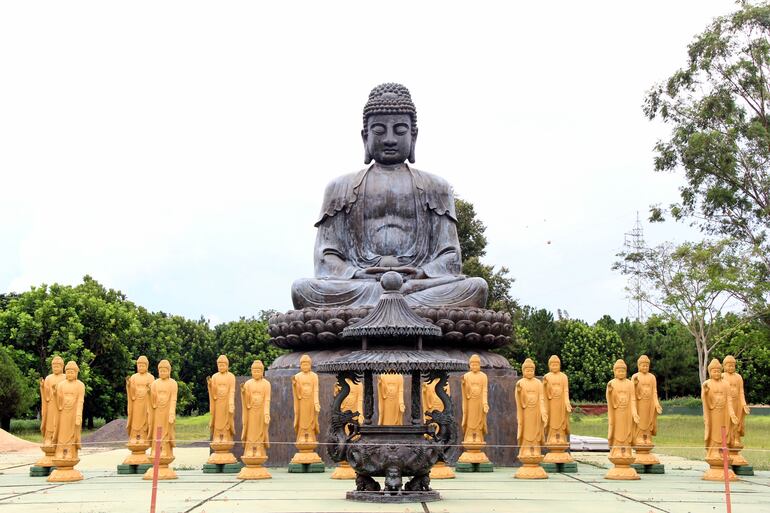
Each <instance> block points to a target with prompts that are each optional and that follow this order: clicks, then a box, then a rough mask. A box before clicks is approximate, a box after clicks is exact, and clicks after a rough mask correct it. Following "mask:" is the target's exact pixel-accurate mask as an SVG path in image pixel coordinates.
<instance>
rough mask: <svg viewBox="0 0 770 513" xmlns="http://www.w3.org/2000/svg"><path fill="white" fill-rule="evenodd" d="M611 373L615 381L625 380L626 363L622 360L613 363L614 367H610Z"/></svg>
mask: <svg viewBox="0 0 770 513" xmlns="http://www.w3.org/2000/svg"><path fill="white" fill-rule="evenodd" d="M612 372H613V373H614V374H615V378H616V379H626V374H627V373H628V367H627V366H626V362H624V361H623V360H618V361H617V362H615V365H613V366H612Z"/></svg>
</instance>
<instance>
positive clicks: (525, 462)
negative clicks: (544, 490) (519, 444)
mask: <svg viewBox="0 0 770 513" xmlns="http://www.w3.org/2000/svg"><path fill="white" fill-rule="evenodd" d="M530 451H531V453H530V454H522V451H519V461H520V462H521V463H522V466H521V467H519V470H518V471H517V472H516V473H515V474H514V475H513V477H515V478H516V479H548V473H547V472H546V471H545V470H543V467H541V466H540V462H541V461H543V455H542V454H540V451H538V453H537V454H535V453H534V450H533V449H532V448H530Z"/></svg>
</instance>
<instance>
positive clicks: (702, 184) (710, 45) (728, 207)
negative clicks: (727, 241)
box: [644, 1, 770, 312]
mask: <svg viewBox="0 0 770 513" xmlns="http://www.w3.org/2000/svg"><path fill="white" fill-rule="evenodd" d="M739 5H740V10H738V11H737V12H735V13H732V14H730V15H727V16H722V17H720V18H717V19H715V20H714V22H713V23H711V25H709V26H708V27H707V28H706V30H705V31H704V32H703V33H701V34H699V35H698V36H696V37H695V40H694V41H693V42H692V43H691V44H690V45H689V47H688V57H689V59H688V62H687V65H686V66H684V67H683V68H682V69H680V70H678V71H676V72H675V73H674V74H673V75H672V76H671V77H670V78H668V80H666V81H663V82H662V83H660V84H657V85H655V86H654V87H653V88H652V89H651V91H650V92H649V93H648V94H647V97H646V99H645V105H644V110H645V113H646V114H647V116H648V117H649V118H650V119H655V118H658V119H661V120H663V121H664V122H665V123H667V124H668V125H669V126H671V128H672V131H671V135H670V137H669V138H668V139H666V140H661V141H658V143H657V144H656V146H655V150H656V153H657V156H656V158H655V169H656V170H657V171H674V170H678V169H682V170H684V175H685V179H686V184H685V185H684V186H683V187H682V188H681V189H680V190H681V202H680V203H678V204H674V205H671V206H670V209H669V211H670V213H671V214H672V215H673V217H675V218H677V219H682V218H686V217H691V218H694V219H695V221H696V223H698V224H699V225H700V227H701V228H702V229H703V230H704V231H706V232H707V233H710V234H721V235H723V236H727V237H730V238H732V239H734V240H736V241H739V242H740V243H741V244H742V245H743V247H744V251H745V253H746V254H747V255H748V256H749V257H750V258H751V259H752V260H753V261H754V262H756V263H757V264H758V266H759V268H758V269H757V272H756V280H757V281H755V283H754V284H755V285H759V286H760V289H759V290H751V291H749V292H748V293H746V294H744V295H743V296H740V297H741V299H742V300H744V301H746V302H747V304H748V305H749V306H750V307H751V308H753V309H755V310H757V311H760V312H764V311H765V306H764V304H765V303H766V301H765V296H766V293H767V289H766V288H765V287H764V284H765V283H766V282H767V278H768V276H769V275H770V240H769V239H768V226H769V225H770V176H769V175H768V171H770V5H768V4H767V3H759V4H758V3H755V2H749V1H741V2H739ZM662 218H663V211H662V209H661V208H658V207H656V208H653V210H652V216H651V219H652V220H661V219H662ZM758 299H761V301H760V302H757V300H758Z"/></svg>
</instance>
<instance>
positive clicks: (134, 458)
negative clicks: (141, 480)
mask: <svg viewBox="0 0 770 513" xmlns="http://www.w3.org/2000/svg"><path fill="white" fill-rule="evenodd" d="M126 447H127V448H128V450H129V451H131V454H129V455H128V456H126V459H125V460H123V465H152V462H151V461H150V458H148V457H147V449H149V448H150V443H149V442H147V441H146V440H144V441H140V442H128V443H127V444H126Z"/></svg>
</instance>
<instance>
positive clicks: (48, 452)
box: [35, 444, 56, 467]
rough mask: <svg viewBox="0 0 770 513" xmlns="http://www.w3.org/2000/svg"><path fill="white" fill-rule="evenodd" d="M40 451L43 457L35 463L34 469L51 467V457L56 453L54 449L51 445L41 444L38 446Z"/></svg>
mask: <svg viewBox="0 0 770 513" xmlns="http://www.w3.org/2000/svg"><path fill="white" fill-rule="evenodd" d="M40 450H41V451H43V457H42V458H40V459H39V460H37V461H36V462H35V466H36V467H53V466H54V464H53V455H54V453H56V447H55V446H54V445H51V444H48V445H46V444H43V445H41V446H40Z"/></svg>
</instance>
